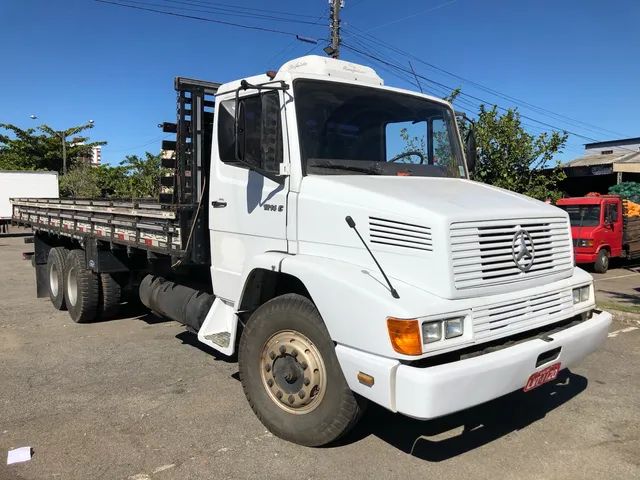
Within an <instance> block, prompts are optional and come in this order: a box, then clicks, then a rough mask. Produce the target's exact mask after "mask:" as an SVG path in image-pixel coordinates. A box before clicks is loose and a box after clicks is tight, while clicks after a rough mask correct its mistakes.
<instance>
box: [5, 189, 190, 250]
mask: <svg viewBox="0 0 640 480" xmlns="http://www.w3.org/2000/svg"><path fill="white" fill-rule="evenodd" d="M180 213H181V212H180V209H178V208H176V206H175V205H166V204H160V203H156V202H153V201H144V200H140V201H117V200H100V199H86V200H82V199H57V198H19V199H13V222H14V223H16V224H19V225H22V226H25V227H29V228H32V229H34V230H37V231H40V232H47V233H49V234H53V235H62V236H67V237H71V238H73V239H76V240H84V239H86V238H87V237H89V238H94V239H96V240H101V241H105V242H109V243H112V244H119V245H125V246H130V247H134V248H138V249H142V250H150V251H154V252H157V253H162V254H167V255H171V256H174V257H181V256H182V255H183V254H184V252H185V250H186V245H185V244H184V243H183V240H185V241H186V239H185V238H184V237H185V235H183V231H184V230H185V222H184V221H183V222H181V219H180ZM189 220H191V215H189ZM190 223H191V222H190V221H189V224H190ZM187 236H188V232H187Z"/></svg>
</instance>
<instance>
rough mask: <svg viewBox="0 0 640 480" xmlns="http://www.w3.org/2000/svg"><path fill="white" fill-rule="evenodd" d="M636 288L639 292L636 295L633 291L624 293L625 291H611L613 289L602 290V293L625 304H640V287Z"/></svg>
mask: <svg viewBox="0 0 640 480" xmlns="http://www.w3.org/2000/svg"><path fill="white" fill-rule="evenodd" d="M634 290H635V291H636V292H639V293H638V294H636V295H634V294H631V293H624V292H618V291H611V290H602V293H606V294H607V295H608V296H609V298H611V299H612V300H615V301H616V302H619V303H621V304H623V305H624V304H627V305H629V304H630V305H640V288H634Z"/></svg>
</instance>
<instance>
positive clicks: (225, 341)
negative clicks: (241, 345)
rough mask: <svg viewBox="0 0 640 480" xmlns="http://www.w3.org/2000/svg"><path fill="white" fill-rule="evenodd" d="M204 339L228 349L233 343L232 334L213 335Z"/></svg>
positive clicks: (219, 333)
mask: <svg viewBox="0 0 640 480" xmlns="http://www.w3.org/2000/svg"><path fill="white" fill-rule="evenodd" d="M204 338H206V339H207V340H209V341H211V342H213V343H215V344H216V345H219V346H221V347H224V348H227V347H228V346H229V343H231V332H218V333H212V334H210V335H205V337H204Z"/></svg>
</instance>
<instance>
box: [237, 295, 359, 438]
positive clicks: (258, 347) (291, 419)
mask: <svg viewBox="0 0 640 480" xmlns="http://www.w3.org/2000/svg"><path fill="white" fill-rule="evenodd" d="M238 363H239V367H240V378H241V380H242V387H243V389H244V393H245V395H246V397H247V400H248V401H249V404H250V405H251V408H252V409H253V411H254V412H255V414H256V416H257V417H258V418H259V419H260V421H261V422H262V423H263V424H264V426H265V427H267V428H268V429H269V430H270V431H271V432H273V433H274V434H275V435H277V436H278V437H280V438H283V439H285V440H289V441H290V442H294V443H298V444H300V445H306V446H309V447H316V446H321V445H326V444H328V443H331V442H333V441H335V440H337V439H338V438H340V437H341V436H343V435H344V434H345V433H347V432H348V431H349V430H350V429H351V428H352V427H353V426H354V425H355V424H356V423H357V421H358V420H359V418H360V416H361V414H362V412H363V407H364V404H365V400H364V399H362V398H360V397H356V395H355V394H354V393H353V392H352V391H351V389H350V388H349V386H348V385H347V382H346V380H345V378H344V375H343V374H342V369H341V368H340V364H339V363H338V358H337V357H336V353H335V346H334V344H333V341H332V340H331V337H330V336H329V332H328V331H327V328H326V326H325V325H324V322H323V321H322V318H321V317H320V314H319V313H318V310H317V309H316V307H315V305H314V304H313V303H312V302H311V300H309V299H308V298H305V297H303V296H301V295H297V294H286V295H283V296H280V297H277V298H274V299H273V300H270V301H268V302H267V303H265V304H264V305H262V306H260V307H259V308H258V309H257V310H256V311H255V312H254V313H253V315H251V318H250V319H249V321H248V322H247V325H246V327H245V329H244V331H243V333H242V337H241V339H240V346H239V349H238Z"/></svg>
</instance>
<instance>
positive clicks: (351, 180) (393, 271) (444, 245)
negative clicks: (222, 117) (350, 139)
mask: <svg viewBox="0 0 640 480" xmlns="http://www.w3.org/2000/svg"><path fill="white" fill-rule="evenodd" d="M347 215H349V216H351V217H352V218H353V219H354V220H355V222H356V225H357V228H358V230H359V231H360V233H361V234H362V236H363V238H364V239H365V241H367V242H368V244H369V246H370V247H371V249H372V250H373V251H374V253H376V256H377V257H378V260H379V261H380V263H381V265H382V266H383V268H384V269H385V271H386V272H387V274H388V275H389V276H391V277H393V278H396V279H398V280H401V281H404V282H406V283H409V284H411V285H414V286H416V287H418V288H422V289H424V290H426V291H429V292H431V293H433V294H436V295H439V296H441V297H444V298H456V297H466V296H471V295H476V294H480V293H485V294H490V293H498V292H504V291H507V290H508V289H517V288H525V287H527V286H533V285H536V284H541V283H546V282H548V281H550V280H552V278H553V279H554V280H555V279H558V278H565V277H568V276H570V275H571V273H572V265H571V266H570V267H571V268H567V265H566V263H567V261H569V263H571V255H572V254H571V252H568V253H567V255H566V256H562V258H560V257H559V256H558V255H557V254H555V253H554V254H553V258H554V260H553V262H554V263H550V264H549V265H551V266H552V267H553V268H547V267H544V265H543V263H542V261H543V260H544V259H545V248H546V246H545V241H547V239H546V237H545V238H542V233H543V232H542V231H540V232H537V233H536V229H538V230H541V229H542V228H545V229H546V230H545V231H547V232H548V230H549V228H552V229H554V230H553V231H552V232H551V233H554V234H557V235H559V236H558V239H560V240H562V242H570V231H569V227H568V221H567V217H566V213H565V212H564V211H562V210H560V209H559V208H556V207H553V206H551V205H547V204H545V203H543V202H540V201H537V200H534V199H531V198H529V197H526V196H523V195H519V194H516V193H513V192H509V191H507V190H503V189H500V188H496V187H492V186H489V185H485V184H482V183H477V182H472V181H469V180H461V179H448V178H430V177H393V176H370V175H332V176H329V175H327V176H314V175H309V176H306V177H305V178H304V179H303V181H302V185H301V190H300V193H299V197H298V211H297V237H298V238H297V240H298V243H297V248H298V252H299V253H305V254H310V255H320V256H326V257H330V258H336V259H340V260H344V261H348V262H350V263H355V264H358V265H362V266H363V267H367V268H369V269H372V270H373V269H375V265H374V264H373V262H372V260H371V258H370V257H369V256H368V254H367V252H366V251H365V249H364V247H363V246H362V244H361V243H360V241H359V240H358V238H357V236H356V234H355V232H353V231H352V230H351V229H350V228H349V227H348V225H347V224H346V222H345V220H344V219H345V216H347ZM550 219H551V220H550ZM549 221H551V222H552V224H551V225H552V226H551V227H549V226H548V225H549V223H548V222H549ZM461 222H464V223H461ZM553 222H555V223H553ZM565 224H566V226H564V225H565ZM541 225H546V226H545V227H542V226H541ZM492 226H493V227H492ZM463 227H464V228H463ZM478 228H480V229H481V231H483V232H484V231H485V230H483V229H486V228H496V229H498V228H499V230H496V231H498V232H506V233H504V235H503V237H504V239H505V240H504V241H505V242H506V241H507V240H508V243H509V248H510V246H511V243H510V237H509V238H508V239H507V237H508V236H509V235H513V233H515V232H516V231H517V229H518V228H525V229H527V228H530V229H531V230H532V231H533V232H534V233H533V237H534V240H535V241H536V242H537V237H536V235H538V236H539V237H540V242H539V251H540V255H539V260H538V263H537V264H536V267H535V268H532V271H531V272H527V273H526V274H525V273H524V272H520V271H519V270H517V269H516V270H513V269H515V268H516V266H515V264H513V265H512V264H511V263H509V261H508V260H506V255H505V262H504V265H505V268H511V270H510V272H509V275H507V276H502V275H501V274H500V272H498V273H495V272H494V273H490V274H487V273H486V272H485V271H482V272H481V276H482V278H479V277H478V274H474V273H473V271H475V270H474V268H475V267H474V266H473V265H470V264H469V263H470V262H469V260H465V261H464V262H463V261H458V260H456V255H459V252H456V250H459V249H460V248H464V249H466V250H468V249H467V247H466V246H464V247H460V246H459V245H455V244H456V242H460V240H459V239H460V238H462V237H463V235H464V236H465V237H464V238H465V239H464V243H465V244H466V245H472V244H473V242H474V237H469V235H471V234H475V235H476V236H477V232H478ZM370 229H372V230H371V231H370ZM456 229H458V230H456ZM512 229H513V233H511V230H512ZM381 231H382V232H383V235H382V238H380V235H381ZM387 232H396V233H387ZM453 232H455V233H453ZM399 234H406V235H407V236H406V237H404V238H405V240H401V241H400V242H396V241H395V240H389V239H395V238H396V237H398V236H399ZM491 235H497V234H495V233H491ZM501 235H502V234H501ZM376 237H378V238H376ZM467 237H468V238H470V239H471V240H468V239H467ZM503 237H501V238H503ZM560 237H562V238H560ZM565 237H566V238H565ZM452 238H453V240H452ZM554 238H555V237H554ZM452 241H453V243H454V246H453V249H452ZM402 242H404V243H402ZM483 242H486V240H483ZM476 245H478V244H477V242H476ZM554 245H555V244H554ZM560 246H562V247H563V250H562V253H563V255H564V253H565V252H564V243H562V245H560ZM477 248H478V250H477V255H476V257H477V261H478V262H480V256H481V253H482V252H481V251H480V247H479V246H478V247H477ZM554 248H555V247H554ZM569 250H570V243H569ZM550 255H551V254H549V255H546V256H547V257H549V256H550ZM467 256H468V257H469V258H471V257H472V256H473V251H470V253H469V255H467ZM556 257H557V259H556ZM565 257H566V258H565ZM567 259H569V260H567ZM556 260H557V261H556ZM456 262H459V263H460V262H461V263H464V267H459V266H458V264H457V263H456ZM556 263H558V264H559V266H560V267H561V268H556V265H555V264H556ZM501 265H502V264H501ZM478 268H479V267H478ZM482 268H487V267H486V265H485V266H483V267H482ZM476 270H477V269H476ZM514 272H515V273H514ZM456 275H457V276H456ZM470 277H473V278H475V280H473V281H472V280H469V278H470ZM480 283H482V284H480ZM470 287H474V288H470Z"/></svg>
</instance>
